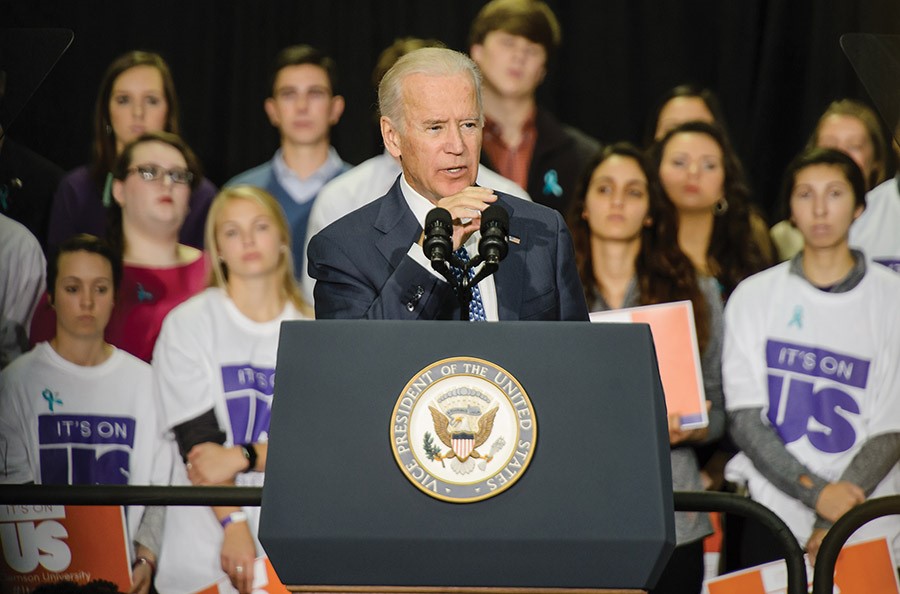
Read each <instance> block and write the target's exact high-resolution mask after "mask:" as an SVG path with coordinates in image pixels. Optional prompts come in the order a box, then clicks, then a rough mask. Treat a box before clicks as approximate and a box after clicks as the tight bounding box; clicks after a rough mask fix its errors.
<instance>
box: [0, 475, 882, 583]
mask: <svg viewBox="0 0 900 594" xmlns="http://www.w3.org/2000/svg"><path fill="white" fill-rule="evenodd" d="M674 499H675V510H676V511H700V512H705V511H717V512H727V513H733V514H737V515H739V516H744V517H752V518H755V519H756V520H758V521H759V522H761V523H762V524H763V525H764V526H765V527H766V528H767V529H769V530H771V531H772V533H773V534H775V536H776V537H777V538H778V540H780V541H781V543H782V545H783V547H784V550H785V551H786V552H787V555H786V557H785V563H786V564H787V581H788V584H787V586H788V587H787V593H788V594H806V592H807V589H806V581H807V580H806V566H805V564H804V562H803V551H802V550H801V549H800V545H799V544H797V540H796V539H795V538H794V536H793V534H791V531H790V529H789V528H788V527H787V525H786V524H785V523H784V522H783V521H782V520H781V518H779V517H778V516H777V515H775V514H774V513H773V512H772V511H771V510H769V509H768V508H767V507H765V506H764V505H761V504H759V503H757V502H755V501H752V500H750V499H748V498H746V497H740V496H738V495H732V494H728V493H700V492H688V491H677V492H675V498H674ZM894 499H896V500H897V503H898V504H900V497H897V498H894ZM261 501H262V488H260V487H141V486H112V485H71V486H70V485H61V486H51V485H4V486H3V488H2V489H0V504H3V505H8V504H29V505H223V506H226V505H227V506H230V505H234V506H243V505H250V506H258V505H260V502H261ZM838 524H840V522H839V523H838ZM838 524H835V528H837V527H838ZM832 530H833V529H832ZM850 532H851V533H852V530H851V531H850ZM849 534H850V533H848V534H847V536H849ZM830 536H831V533H829V537H830ZM828 540H829V539H828V537H826V540H825V542H823V544H822V550H821V551H820V553H819V556H820V559H821V558H822V555H823V554H825V553H826V552H828V551H826V544H827V543H828ZM844 540H846V537H845V538H844ZM841 543H843V541H841ZM839 548H840V547H838V549H839ZM829 553H830V552H829ZM833 556H834V557H835V558H836V557H837V553H836V552H835V553H834V554H833ZM833 564H834V562H833V561H832V567H833ZM816 573H817V574H818V566H817V568H816ZM829 592H830V590H829Z"/></svg>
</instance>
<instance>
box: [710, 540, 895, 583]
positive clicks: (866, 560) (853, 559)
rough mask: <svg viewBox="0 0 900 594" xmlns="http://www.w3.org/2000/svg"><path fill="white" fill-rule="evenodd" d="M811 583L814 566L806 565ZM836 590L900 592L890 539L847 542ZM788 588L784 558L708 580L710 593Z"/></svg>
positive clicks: (838, 565)
mask: <svg viewBox="0 0 900 594" xmlns="http://www.w3.org/2000/svg"><path fill="white" fill-rule="evenodd" d="M806 575H807V576H809V578H810V582H809V586H810V587H812V575H813V570H812V568H811V567H809V565H807V567H806ZM834 585H835V589H834V591H835V592H840V594H872V593H873V592H878V594H900V583H898V581H897V572H896V570H895V568H894V559H893V556H892V554H891V549H890V547H889V546H888V543H887V540H886V539H884V538H879V539H875V540H868V541H864V542H857V543H853V544H848V545H846V546H845V547H844V548H843V549H842V550H841V553H840V555H839V556H838V560H837V563H836V564H835V566H834ZM786 590H787V568H786V566H785V563H784V561H774V562H772V563H766V564H765V565H760V566H758V567H752V568H750V569H745V570H743V571H738V572H735V573H730V574H728V575H723V576H720V577H717V578H713V579H711V580H708V581H707V582H706V591H707V592H709V594H782V593H783V592H785V591H786Z"/></svg>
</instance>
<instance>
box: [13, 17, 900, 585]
mask: <svg viewBox="0 0 900 594" xmlns="http://www.w3.org/2000/svg"><path fill="white" fill-rule="evenodd" d="M435 44H436V43H435V42H425V41H422V40H404V41H403V42H402V43H400V44H399V45H398V46H397V47H392V48H389V50H390V51H388V52H386V54H387V56H388V57H386V58H385V59H386V60H388V64H387V65H380V66H379V68H380V71H378V74H376V80H375V82H376V84H377V82H379V81H380V78H381V76H382V75H383V74H384V73H385V72H386V71H387V70H388V69H389V68H390V64H392V63H393V61H394V60H396V59H397V58H399V57H400V55H402V54H403V53H406V52H407V51H412V50H414V49H416V48H418V47H425V46H431V45H435ZM560 44H561V32H560V27H559V24H558V22H557V20H556V18H555V16H554V15H553V13H552V12H551V11H550V9H549V8H548V7H547V6H546V5H545V4H543V3H542V2H534V1H532V0H493V1H492V2H489V3H488V4H487V5H486V6H485V7H484V8H483V9H482V10H481V12H480V13H479V14H478V16H477V17H476V19H475V22H474V23H473V25H472V29H471V35H470V48H469V49H470V54H471V57H472V59H473V60H474V61H475V63H477V65H478V67H479V69H480V71H481V74H482V76H483V85H484V86H483V111H484V122H483V125H484V127H483V150H482V152H481V161H482V169H483V173H485V176H484V177H479V178H478V179H479V184H481V185H484V186H486V187H490V188H492V189H494V190H498V191H502V192H504V193H506V194H515V195H517V196H521V197H523V198H525V199H528V198H529V197H530V199H532V200H534V201H535V202H536V203H538V204H541V205H544V206H546V207H549V208H552V209H555V210H557V211H559V213H561V214H562V215H564V216H565V217H566V223H567V225H568V229H569V231H570V232H571V234H572V239H573V243H574V251H575V265H576V267H577V269H578V273H579V275H580V280H581V283H582V286H583V289H584V297H585V300H586V302H587V305H588V308H589V310H590V311H601V310H607V309H619V308H627V307H633V306H639V305H650V304H659V303H667V302H673V301H682V300H687V301H690V303H691V304H692V306H693V310H694V316H695V320H696V332H697V337H698V342H699V347H700V355H701V367H702V376H703V383H704V388H705V392H706V395H707V398H708V402H709V407H710V408H709V412H708V418H709V424H708V426H707V427H705V428H703V429H690V430H687V429H683V428H682V427H681V426H680V424H679V421H678V417H677V416H675V415H672V416H670V418H669V441H670V445H671V464H672V475H673V488H674V489H676V490H703V489H705V488H710V487H711V486H712V488H718V487H719V486H720V484H721V480H720V479H721V477H720V476H717V472H718V473H719V474H721V471H716V470H715V469H714V468H712V467H710V468H704V464H706V462H707V461H708V460H709V459H710V458H715V457H717V456H718V457H719V458H720V459H723V460H725V459H728V458H729V457H730V456H731V455H732V454H734V453H736V454H737V455H735V456H734V457H733V458H731V460H730V461H728V464H727V466H726V467H725V470H724V475H725V478H727V479H728V480H729V481H730V483H731V484H736V485H740V486H742V487H745V488H746V489H747V490H748V492H749V495H750V496H751V497H752V498H754V499H755V500H758V501H760V502H761V503H763V504H765V505H767V506H769V507H770V508H771V509H773V511H775V512H776V513H778V514H779V515H780V516H781V517H782V518H783V519H784V520H785V521H786V522H787V524H788V525H789V526H790V528H791V529H792V531H793V532H794V535H795V536H796V538H797V539H798V541H799V542H800V543H801V545H803V546H805V547H806V548H807V550H808V551H809V553H810V555H811V556H812V557H813V558H814V556H815V554H816V552H817V551H818V546H819V545H820V543H821V540H822V537H823V536H824V534H825V532H826V531H827V529H828V528H829V526H830V525H831V523H833V522H834V521H835V520H836V519H837V518H839V517H840V516H841V515H842V514H844V513H846V511H848V510H849V509H851V508H852V507H854V506H855V505H858V504H860V503H861V502H863V501H865V500H866V498H868V497H871V496H877V495H884V494H897V493H900V476H898V473H897V461H898V460H900V408H898V407H900V400H898V399H897V398H896V396H897V395H898V394H900V370H898V368H897V366H896V365H895V362H896V360H897V359H898V349H900V314H898V313H897V308H896V299H897V296H898V295H900V277H898V276H897V274H896V273H894V272H892V271H891V270H890V268H891V267H893V268H894V269H895V270H896V269H897V268H898V267H900V264H898V263H900V243H898V241H900V239H898V238H900V233H898V230H900V177H898V178H888V177H887V175H888V173H889V170H890V164H891V162H892V159H891V151H890V148H889V146H888V143H887V142H886V140H885V139H886V135H885V133H884V131H883V130H882V126H881V124H880V122H879V120H878V117H877V115H876V114H875V113H874V112H873V111H872V110H871V109H870V108H868V107H866V106H865V105H864V104H862V103H860V102H858V101H853V100H849V99H845V100H841V101H837V102H834V103H832V104H831V105H830V106H829V107H828V108H827V110H826V111H825V112H824V113H823V115H822V117H821V119H820V120H819V122H818V123H817V125H816V127H815V129H814V130H813V132H812V133H811V136H810V140H809V144H808V146H807V147H806V148H805V149H804V150H803V151H802V152H801V154H800V155H799V156H798V157H797V159H796V160H795V161H794V162H792V163H791V165H790V166H789V167H788V169H787V172H786V174H785V182H784V190H783V195H782V201H783V204H784V206H785V211H784V213H783V216H784V221H782V222H780V223H778V224H776V225H775V226H774V228H773V229H772V230H771V233H770V230H769V226H768V224H767V223H766V219H765V217H764V216H763V213H761V212H760V211H759V209H757V208H756V207H755V206H754V203H753V201H752V199H751V192H750V187H749V184H748V182H747V180H746V178H745V175H744V171H743V168H742V166H741V162H740V159H739V157H738V156H737V153H736V151H735V149H734V148H733V147H732V145H731V141H730V139H729V135H728V130H727V126H726V122H725V120H724V116H723V112H722V109H721V107H720V105H719V103H718V101H717V99H716V97H715V95H714V93H712V92H711V91H710V90H709V89H703V88H699V87H694V86H690V85H684V86H679V87H676V88H674V89H672V90H671V91H670V92H668V93H667V94H665V95H664V96H663V97H661V99H660V101H659V103H658V106H657V107H656V109H654V111H653V112H652V113H651V114H650V116H649V117H648V120H647V123H646V129H647V136H646V138H645V139H644V141H645V145H644V146H643V147H637V146H634V145H632V144H629V143H624V142H609V143H608V144H605V146H603V147H602V148H601V145H600V143H599V142H598V141H596V140H595V139H593V138H591V137H590V136H589V135H587V134H585V133H584V132H582V131H579V130H576V129H574V128H572V127H570V126H567V125H565V124H563V123H561V122H560V121H559V120H557V118H556V117H554V116H553V115H552V114H550V113H549V112H547V111H546V110H545V109H543V108H541V107H540V106H539V105H538V103H537V101H536V91H537V89H538V87H539V86H540V84H541V82H542V80H543V79H544V77H545V75H546V72H547V67H548V64H549V62H550V60H551V59H552V57H553V56H554V55H555V54H556V53H557V52H558V50H559V47H560ZM377 70H378V69H377ZM336 81H337V75H336V67H335V65H334V63H333V61H332V60H331V59H330V58H328V57H327V56H325V55H324V54H323V53H322V52H320V51H318V50H316V49H314V48H311V47H309V46H294V47H290V48H286V49H285V50H283V51H282V52H280V53H279V54H278V56H277V58H276V60H275V65H274V68H273V69H272V73H271V88H270V89H269V91H270V93H271V96H270V97H269V98H268V99H267V100H266V102H265V111H266V114H267V116H268V117H269V120H270V121H271V123H272V125H273V126H275V127H276V128H277V129H278V131H279V133H280V146H279V148H278V150H277V151H276V152H275V155H274V156H273V158H272V160H271V161H269V162H267V163H264V164H263V165H260V166H259V167H257V168H254V169H252V170H250V171H248V172H245V173H242V174H238V175H236V176H235V177H234V178H233V179H232V180H231V181H230V182H228V183H226V184H225V189H223V190H222V191H220V192H218V193H217V190H216V188H215V186H213V184H212V183H211V182H210V181H209V180H207V179H206V178H204V177H203V172H202V169H201V166H200V163H199V161H198V159H197V157H196V156H195V155H194V154H193V151H192V150H191V149H190V147H189V146H187V144H186V143H185V142H184V140H182V139H181V138H180V137H179V136H178V132H179V108H178V101H177V96H176V93H175V88H174V84H173V82H172V76H171V73H170V71H169V67H168V65H167V64H166V63H165V62H164V61H163V59H162V58H161V57H160V56H159V55H157V54H153V53H149V52H129V53H128V54H125V55H123V56H120V57H119V58H117V59H116V60H114V61H113V62H112V64H110V66H109V68H108V70H107V72H106V73H105V75H104V77H103V81H102V83H101V86H100V90H99V93H98V96H97V103H96V110H95V114H94V117H95V125H94V143H93V158H92V162H91V164H90V165H89V166H84V167H79V168H78V169H75V170H74V171H72V172H70V173H69V174H68V175H66V176H65V177H64V178H63V180H62V182H61V183H60V185H59V187H58V189H57V192H56V195H55V196H54V199H53V205H52V214H51V217H50V226H49V229H48V231H47V235H46V236H45V237H41V238H39V239H40V240H41V242H42V243H46V244H47V245H49V246H50V247H51V251H49V252H48V257H47V260H46V266H47V268H46V277H45V279H46V293H45V295H44V296H43V297H41V298H38V297H39V295H40V290H39V288H37V285H38V284H39V283H35V282H29V283H27V285H26V284H22V283H20V284H19V285H15V284H13V283H9V284H7V285H5V287H8V288H6V289H5V291H6V292H5V293H4V294H3V295H0V297H2V299H0V303H7V302H8V303H10V304H15V305H16V307H17V312H16V314H15V319H12V317H11V318H10V320H6V319H4V320H2V322H3V327H2V328H3V333H4V334H3V335H2V338H3V342H2V343H0V344H3V345H4V349H5V350H4V352H3V357H2V358H0V363H2V364H3V365H6V367H5V368H4V369H3V373H2V376H0V429H2V431H0V445H2V446H3V451H4V452H5V453H4V456H3V459H2V461H0V482H5V483H22V482H35V483H46V484H124V483H128V484H163V485H168V484H172V485H190V484H194V485H222V484H227V485H261V484H262V482H263V480H264V476H265V467H266V457H267V456H266V454H267V448H268V444H267V435H268V424H269V418H270V413H271V406H272V398H273V394H274V389H273V386H274V376H275V358H276V352H277V346H278V332H279V327H280V324H281V322H282V321H286V320H298V319H310V320H311V319H313V318H314V317H315V316H314V313H313V311H314V310H313V305H314V303H313V302H312V296H313V294H314V293H313V290H312V284H313V282H314V281H312V279H311V278H309V277H308V276H307V275H306V265H305V259H306V254H305V248H306V246H307V245H308V244H309V239H310V236H311V235H314V234H316V233H318V232H319V231H320V230H321V229H322V228H323V227H325V226H326V225H327V224H329V223H331V222H332V221H334V220H335V219H337V218H339V217H340V216H342V215H343V214H346V213H347V212H349V211H350V210H353V209H355V208H357V207H359V206H362V205H364V204H367V203H368V202H371V201H373V200H375V199H376V198H378V197H379V196H381V195H382V194H384V193H385V191H387V186H388V185H389V184H390V183H391V182H393V180H394V179H395V178H396V176H397V175H399V174H400V171H401V169H400V166H399V162H398V160H395V159H394V157H392V156H391V155H389V154H387V153H386V154H384V155H381V156H378V157H374V158H373V160H372V162H371V163H369V162H367V163H366V164H363V165H362V166H360V169H358V170H355V171H354V170H352V169H350V166H349V165H348V164H347V163H345V162H343V161H342V160H341V159H340V157H339V155H338V153H337V151H336V150H335V149H334V147H332V146H331V144H330V128H331V127H332V126H333V125H334V124H336V123H337V121H338V120H339V118H340V116H341V113H342V112H343V109H344V98H343V97H342V96H341V95H340V94H338V92H337V88H336V85H337V82H336ZM597 136H601V137H602V131H598V134H597ZM605 140H608V141H613V140H614V139H605ZM487 165H490V166H491V167H493V168H494V169H496V171H497V172H498V173H499V175H496V174H494V173H493V172H491V171H489V170H487ZM379 176H380V177H379ZM500 176H503V177H502V178H501V177H500ZM504 178H505V179H504ZM375 179H378V181H377V183H376V182H375V181H373V180H375ZM332 180H333V181H332ZM360 180H364V181H362V182H360ZM510 180H511V181H510ZM326 184H327V185H326ZM323 186H325V189H324V190H323V191H322V192H321V193H320V189H322V187H323ZM501 186H502V187H501ZM350 193H352V194H353V196H352V200H351V199H350V197H348V196H343V194H348V195H349V194H350ZM339 194H340V195H339ZM338 198H341V199H342V202H341V203H338V202H337V200H338ZM326 199H327V203H325V201H326ZM319 212H321V213H322V214H321V215H319V214H317V213H319ZM311 213H312V214H311ZM325 213H328V214H325ZM0 221H2V219H0ZM4 224H6V223H5V222H4ZM7 226H8V225H7ZM308 229H309V232H307V230H308ZM0 255H2V256H0V257H2V258H3V259H4V262H2V263H0V266H5V267H6V269H7V270H15V271H16V274H17V276H18V277H19V278H21V279H34V278H36V277H37V278H40V277H41V276H42V275H43V274H44V272H43V270H42V267H43V264H44V262H43V259H42V258H40V257H35V256H34V254H31V255H30V256H29V257H27V258H26V257H25V256H23V255H22V251H21V250H16V251H12V250H2V251H0ZM779 260H784V261H783V262H782V263H780V264H777V262H778V261H779ZM10 265H11V266H10ZM301 281H302V282H303V283H304V284H306V283H309V286H308V287H306V289H307V290H306V291H305V293H304V292H303V291H301V289H300V287H299V283H300V282H301ZM16 287H18V288H16ZM23 306H24V309H28V310H29V311H28V312H24V313H23V312H22V311H18V310H22V309H23ZM6 307H7V306H6V305H4V308H6ZM9 309H10V311H11V310H12V305H10V306H9ZM723 312H724V313H723ZM6 314H7V311H6V309H4V316H6ZM10 315H11V314H10ZM7 322H8V323H7ZM26 333H27V335H28V338H29V339H30V344H31V345H32V346H33V348H32V350H30V351H28V352H27V353H25V354H21V352H22V351H24V350H25V348H27V347H25V345H24V344H23V340H22V339H23V338H24V335H25V334H26ZM9 337H12V338H9ZM7 344H9V345H10V347H9V348H6V346H5V345H7ZM13 359H14V360H13ZM10 361H11V362H10ZM248 370H250V371H252V373H247V371H248ZM60 415H65V416H66V418H69V417H72V418H76V419H78V418H81V419H82V420H83V421H84V422H97V421H98V419H108V420H110V422H117V423H121V424H122V425H123V426H124V427H127V432H126V433H127V436H126V438H125V441H123V442H122V443H118V444H116V445H117V448H116V451H115V452H114V453H103V455H100V453H98V452H100V450H103V447H104V446H107V445H109V444H107V443H105V442H104V441H103V439H101V438H100V437H97V438H96V439H94V440H88V442H85V440H84V439H80V440H76V441H77V444H78V445H77V447H78V448H88V449H90V448H94V449H95V450H97V452H94V453H95V454H97V455H96V458H91V462H90V463H88V462H87V461H84V460H82V461H79V460H77V459H75V458H66V457H64V456H63V457H61V456H58V455H56V452H58V451H60V450H59V446H60V444H66V443H68V442H66V441H65V436H63V435H61V434H60V435H55V436H52V435H50V433H49V432H48V431H49V429H46V428H47V427H50V425H51V422H52V419H53V417H54V416H57V417H58V416H60ZM723 439H724V445H719V444H720V440H723ZM48 440H49V441H48ZM76 441H72V443H69V445H70V446H73V444H75V443H76ZM730 441H733V443H729V442H730ZM73 447H74V446H73ZM103 452H106V450H103ZM257 515H258V509H253V508H244V509H239V508H221V507H214V508H191V507H177V508H170V509H168V510H165V509H163V508H152V507H151V508H147V509H146V510H144V509H138V508H132V509H130V510H129V530H130V535H131V537H132V540H133V542H134V547H135V548H134V558H135V559H136V561H135V567H134V592H137V593H139V594H144V593H146V592H148V591H149V588H150V586H151V582H152V583H153V584H154V585H155V587H156V588H157V589H158V591H159V592H163V593H169V592H193V591H197V590H199V589H201V588H203V587H205V586H207V585H209V584H210V583H212V582H214V581H216V580H217V579H219V578H221V577H223V576H227V577H228V579H229V581H230V582H231V584H232V585H233V586H234V588H235V589H237V590H238V591H239V592H241V593H242V594H246V593H249V592H250V591H251V590H252V586H253V579H254V562H253V560H254V559H255V558H256V557H257V556H259V555H261V554H263V553H264V551H263V550H262V547H261V546H260V544H259V542H258V540H257V538H256V528H257V524H258V517H257ZM675 525H676V537H677V545H678V546H677V547H676V550H675V554H674V555H673V556H672V558H671V560H670V562H669V564H668V565H667V567H666V568H665V570H664V571H663V574H662V577H661V578H660V581H659V584H658V585H657V587H656V588H655V589H654V590H652V592H656V593H661V592H699V591H700V588H701V584H702V580H703V575H704V567H703V547H702V542H703V538H704V537H706V536H708V535H709V534H710V533H711V531H712V528H711V525H710V523H709V520H708V518H707V517H706V515H705V514H697V513H691V514H687V513H684V514H682V513H679V514H677V515H676V524H675ZM861 534H862V533H861ZM865 534H866V535H869V534H878V535H883V536H886V537H887V538H888V539H889V541H890V542H891V543H892V544H893V545H894V546H895V548H897V547H900V523H898V522H897V521H895V520H892V519H887V520H882V521H880V522H877V523H874V524H872V525H871V526H870V527H869V528H867V530H866V531H865ZM741 541H742V548H741V551H740V556H741V557H742V559H741V563H744V564H750V563H756V562H761V561H765V560H768V559H770V558H772V551H773V550H776V551H777V549H773V547H772V546H771V545H770V543H768V542H767V541H766V539H765V535H760V534H759V533H757V532H755V531H754V530H752V529H748V530H747V531H746V534H742V536H741ZM776 555H777V553H776Z"/></svg>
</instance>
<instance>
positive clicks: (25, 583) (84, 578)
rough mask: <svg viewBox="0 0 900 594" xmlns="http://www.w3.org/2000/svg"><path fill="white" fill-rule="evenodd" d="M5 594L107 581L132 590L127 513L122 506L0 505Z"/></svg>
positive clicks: (0, 570) (0, 585) (0, 573)
mask: <svg viewBox="0 0 900 594" xmlns="http://www.w3.org/2000/svg"><path fill="white" fill-rule="evenodd" d="M0 548H2V549H3V558H2V560H0V592H2V593H3V594H26V593H27V592H31V591H32V590H33V589H34V588H35V587H36V586H38V585H40V584H52V583H57V582H61V581H72V582H75V583H78V584H86V583H88V582H90V581H93V580H97V579H102V580H107V581H110V582H113V583H115V584H116V585H118V587H119V590H121V591H123V592H127V591H128V590H130V589H131V564H130V562H129V547H128V537H127V536H126V530H125V514H124V512H123V509H122V507H120V506H102V507H95V506H73V505H65V506H63V505H2V506H0Z"/></svg>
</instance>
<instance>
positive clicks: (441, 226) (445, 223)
mask: <svg viewBox="0 0 900 594" xmlns="http://www.w3.org/2000/svg"><path fill="white" fill-rule="evenodd" d="M422 249H423V250H424V251H425V257H427V258H428V259H429V260H431V267H432V268H434V269H435V271H437V272H438V274H440V275H441V276H443V277H444V278H445V279H447V282H448V283H450V285H451V286H452V287H454V288H457V287H458V283H457V282H456V277H455V276H453V271H451V270H450V264H449V263H448V260H450V259H451V258H452V257H453V219H452V217H451V216H450V211H448V210H447V209H446V208H440V207H438V208H432V209H431V210H430V211H428V214H427V215H425V240H424V241H423V242H422Z"/></svg>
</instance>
